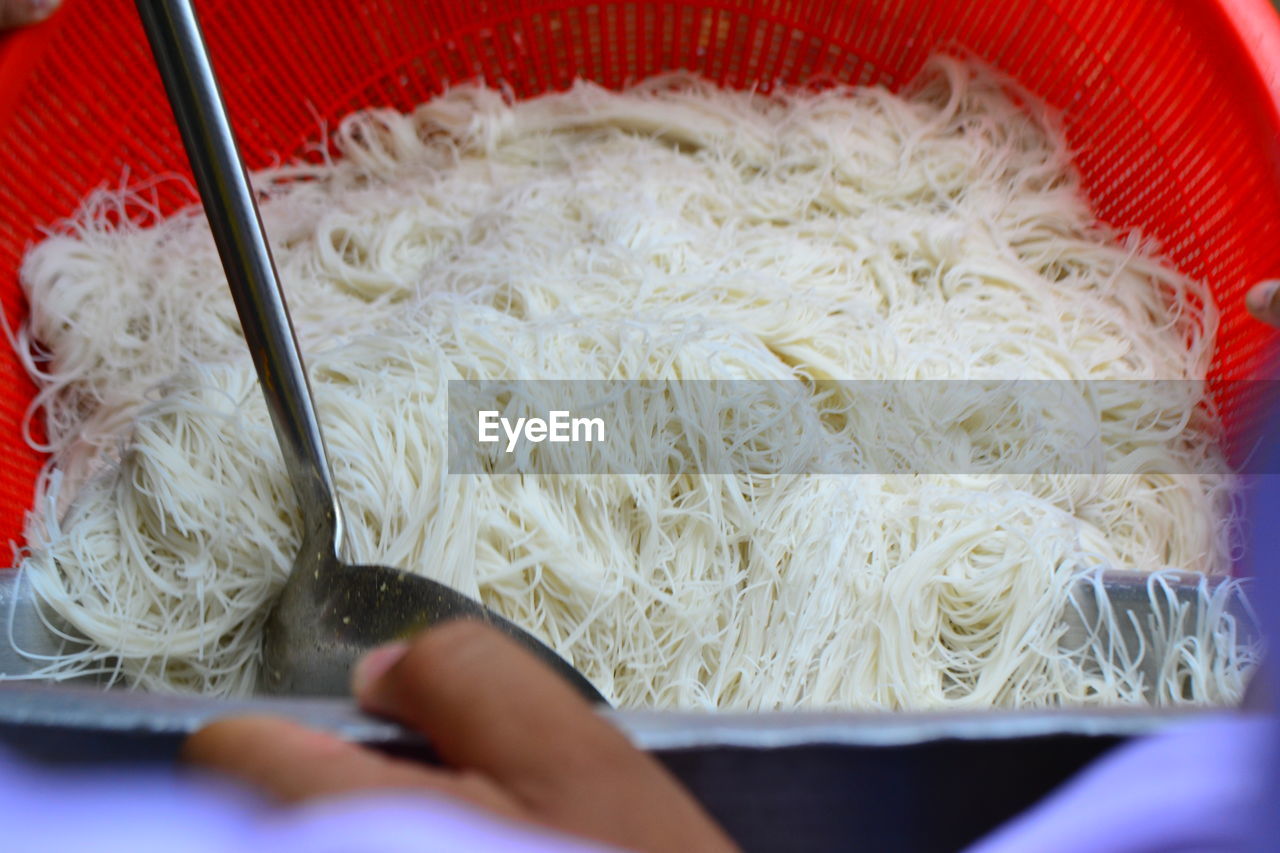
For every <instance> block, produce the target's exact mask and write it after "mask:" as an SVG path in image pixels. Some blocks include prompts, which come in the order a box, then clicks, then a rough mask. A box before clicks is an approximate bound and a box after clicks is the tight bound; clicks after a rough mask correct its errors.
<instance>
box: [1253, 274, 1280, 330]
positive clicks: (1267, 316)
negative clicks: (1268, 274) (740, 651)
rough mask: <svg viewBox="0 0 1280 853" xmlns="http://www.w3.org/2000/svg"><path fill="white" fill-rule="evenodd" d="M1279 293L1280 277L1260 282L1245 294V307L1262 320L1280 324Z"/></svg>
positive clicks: (1273, 324)
mask: <svg viewBox="0 0 1280 853" xmlns="http://www.w3.org/2000/svg"><path fill="white" fill-rule="evenodd" d="M1277 294H1280V279H1271V280H1269V281H1263V282H1259V283H1258V284H1255V285H1254V286H1253V287H1251V288H1249V292H1248V293H1247V294H1245V297H1244V304H1245V307H1246V308H1248V309H1249V313H1250V314H1252V315H1253V316H1254V317H1256V318H1258V319H1259V320H1261V321H1262V322H1264V323H1268V324H1270V325H1272V326H1280V296H1278V295H1277Z"/></svg>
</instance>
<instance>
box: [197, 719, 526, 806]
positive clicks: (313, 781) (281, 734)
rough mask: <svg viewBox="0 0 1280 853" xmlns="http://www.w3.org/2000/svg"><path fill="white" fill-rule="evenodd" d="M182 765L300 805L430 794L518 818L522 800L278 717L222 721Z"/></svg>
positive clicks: (477, 780) (200, 737) (483, 782)
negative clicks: (368, 794) (364, 794)
mask: <svg viewBox="0 0 1280 853" xmlns="http://www.w3.org/2000/svg"><path fill="white" fill-rule="evenodd" d="M182 760H183V761H185V762H187V763H189V764H192V765H195V766H198V767H204V768H207V769H210V770H215V771H218V772H221V773H225V774H227V775H230V776H233V777H235V778H237V779H240V780H242V781H244V782H247V783H249V784H251V785H253V786H255V787H258V788H261V789H263V790H265V791H266V792H267V793H269V794H270V795H272V796H273V797H275V798H276V799H278V800H282V801H284V802H288V803H296V802H301V801H304V800H310V799H315V798H318V797H326V796H334V795H337V794H346V793H350V792H354V791H368V790H377V789H400V790H408V791H430V792H433V793H437V794H443V795H445V796H449V797H453V798H455V799H459V800H463V801H466V802H468V803H471V804H473V805H476V806H479V807H480V808H483V809H488V810H490V811H493V812H496V813H498V814H501V815H504V816H507V817H512V818H519V817H521V816H522V815H521V809H520V808H519V807H518V805H517V804H516V802H515V800H514V799H513V798H512V797H510V796H508V795H506V794H504V793H503V792H502V791H501V790H500V789H499V788H497V787H496V786H495V785H494V784H493V783H492V782H490V781H489V780H487V779H484V778H483V777H480V776H478V775H475V774H469V775H468V774H458V773H455V772H453V771H445V770H436V769H433V768H428V767H423V766H419V765H415V764H410V763H408V762H404V761H397V760H395V759H391V758H388V757H386V756H383V755H378V754H377V753H375V752H372V751H371V750H368V749H365V748H363V747H360V746H357V745H355V744H352V743H347V742H346V741H344V740H341V739H340V738H337V737H334V736H333V735H330V734H326V733H324V732H317V731H313V730H311V729H308V728H305V727H303V726H299V725H296V724H294V723H290V722H287V721H285V720H278V719H275V718H272V717H242V718H238V719H229V720H220V721H218V722H215V723H213V724H211V725H208V726H206V727H205V728H203V729H201V730H200V731H198V732H196V733H195V734H193V735H192V736H191V737H189V738H188V739H187V741H186V743H185V744H184V745H183V749H182Z"/></svg>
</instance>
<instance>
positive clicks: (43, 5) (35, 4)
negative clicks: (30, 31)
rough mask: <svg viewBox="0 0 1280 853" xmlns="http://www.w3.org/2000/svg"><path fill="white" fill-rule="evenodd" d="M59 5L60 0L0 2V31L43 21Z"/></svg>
mask: <svg viewBox="0 0 1280 853" xmlns="http://www.w3.org/2000/svg"><path fill="white" fill-rule="evenodd" d="M60 5H62V0H0V29H8V28H10V27H21V26H24V25H26V24H34V23H38V22H39V21H43V20H44V19H45V18H47V17H49V16H50V15H52V14H53V13H54V11H55V10H56V9H57V8H58V7H59V6H60Z"/></svg>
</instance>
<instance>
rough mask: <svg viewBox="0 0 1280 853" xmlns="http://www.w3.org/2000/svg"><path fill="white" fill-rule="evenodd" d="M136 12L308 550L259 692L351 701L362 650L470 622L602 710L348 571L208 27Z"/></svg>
mask: <svg viewBox="0 0 1280 853" xmlns="http://www.w3.org/2000/svg"><path fill="white" fill-rule="evenodd" d="M137 6H138V12H139V14H140V16H141V18H142V22H143V26H144V27H145V29H146V32H147V38H148V39H149V40H150V42H151V49H152V52H153V53H154V54H155V58H156V64H157V66H159V69H160V76H161V77H162V78H163V79H164V84H165V89H166V91H167V92H168V95H169V103H170V105H171V106H172V107H173V112H174V116H175V117H176V118H177V123H178V129H179V130H180V131H181V133H182V140H183V143H184V145H185V146H186V149H187V157H188V158H189V159H190V161H191V167H192V171H193V172H194V173H195V178H196V185H197V186H198V187H199V190H200V197H201V199H203V201H204V208H205V214H206V216H208V218H209V226H210V228H212V230H213V237H214V241H215V242H216V243H217V246H218V254H219V255H220V256H221V258H222V265H223V268H224V269H225V270H226V274H227V283H228V284H229V285H230V287H231V293H232V296H233V297H234V298H235V304H236V311H237V312H238V313H239V315H240V324H241V326H242V327H243V329H244V337H245V340H246V341H247V342H248V344H249V349H250V351H251V352H252V354H253V363H254V366H255V367H256V368H257V371H258V379H259V381H260V383H261V385H262V393H263V396H265V397H266V400H267V408H268V409H269V410H270V412H271V419H272V422H273V423H274V425H275V430H276V437H277V438H278V439H279V441H280V449H281V451H283V453H284V460H285V465H286V467H287V468H288V471H289V476H290V477H291V478H292V480H293V488H294V492H295V493H296V494H297V498H298V505H299V507H300V508H301V510H302V518H303V525H304V529H303V536H302V547H301V549H300V550H299V552H298V556H297V558H296V559H295V560H294V564H293V570H292V572H291V573H290V575H289V579H288V581H287V582H286V584H285V586H284V590H283V592H282V593H281V594H280V598H279V599H278V600H277V601H276V603H275V605H274V606H273V607H272V609H271V613H270V615H269V617H268V619H267V622H266V627H265V629H264V634H263V645H262V664H263V665H262V675H261V678H260V687H261V688H262V689H263V690H265V691H267V692H272V693H293V694H331V695H339V694H345V693H346V692H347V690H348V679H349V672H350V669H351V665H352V663H353V662H354V661H355V659H356V658H357V657H358V656H359V655H360V654H361V653H362V652H364V651H365V650H367V649H369V648H371V647H373V646H376V645H379V644H381V643H385V642H388V641H390V640H394V639H397V638H401V637H406V636H408V635H409V634H412V633H414V632H415V631H417V630H419V629H421V628H424V627H426V626H429V625H434V624H437V623H440V622H444V621H447V620H450V619H456V618H459V617H467V618H472V619H480V620H484V621H486V622H488V623H490V624H492V625H494V626H496V627H498V628H500V629H501V630H503V631H505V632H506V633H507V634H509V635H510V636H512V637H514V638H515V639H516V640H518V641H519V642H520V643H522V644H523V645H524V646H525V647H527V648H529V649H531V650H532V651H533V652H534V653H536V654H537V655H538V656H539V657H541V658H542V659H543V660H544V661H546V662H547V663H549V664H550V665H551V666H552V667H553V668H554V669H555V670H556V671H557V672H559V673H560V674H561V675H562V676H564V678H565V679H567V680H568V681H569V682H570V683H571V684H573V686H574V687H576V688H577V689H578V690H579V691H580V692H581V693H582V694H583V695H585V696H586V697H588V698H589V699H591V700H593V701H596V702H604V699H603V697H601V695H600V694H599V693H598V692H597V691H596V689H595V688H594V687H592V685H591V683H590V682H589V681H587V679H586V678H584V677H583V676H582V674H581V673H579V672H578V671H577V670H576V669H574V668H573V667H572V666H570V665H569V664H568V663H566V662H565V661H564V660H563V659H561V658H560V657H559V656H558V655H557V654H556V653H555V652H553V651H552V650H551V649H549V648H547V647H546V646H545V645H543V644H542V643H541V642H539V641H538V640H537V639H536V638H534V637H533V636H532V635H530V634H528V633H527V632H525V631H523V630H521V629H520V628H518V627H516V626H515V625H513V624H512V623H510V622H508V621H507V620H506V619H503V618H502V617H501V616H498V615H497V614H496V613H493V612H492V611H490V610H489V609H488V608H486V607H484V606H483V605H482V604H480V603H479V602H477V601H475V600H473V599H471V598H468V597H467V596H465V595H463V594H462V593H460V592H458V591H457V590H455V589H452V588H450V587H448V586H445V585H443V584H440V583H436V582H435V581H432V580H428V579H427V578H424V577H420V576H417V575H411V574H408V573H406V572H403V571H399V570H396V569H391V568H387V567H385V566H364V565H351V564H349V563H347V562H345V561H344V560H343V556H342V550H343V526H342V512H341V509H340V507H339V503H338V497H337V492H336V491H335V489H334V484H333V476H332V473H331V469H330V467H329V460H328V458H327V457H326V455H325V449H324V442H323V439H322V438H321V434H320V424H319V422H318V420H317V418H316V412H315V407H314V405H313V403H312V399H311V388H310V386H309V385H308V382H307V374H306V369H305V367H304V365H303V361H302V355H301V353H300V352H299V350H298V343H297V340H296V338H295V337H294V333H293V326H292V324H291V322H290V320H289V312H288V308H287V307H286V304H285V299H284V293H283V291H282V290H281V288H280V282H279V279H278V278H277V275H276V270H275V264H274V262H273V261H272V258H271V251H270V248H269V247H268V245H267V238H266V234H265V233H264V231H263V228H262V221H261V219H260V218H259V216H258V208H257V204H256V203H255V201H254V196H253V192H252V190H251V188H250V186H249V177H248V173H247V172H246V171H245V168H244V165H243V163H242V162H241V160H240V154H239V152H238V151H237V149H236V143H235V138H234V136H233V135H232V132H231V125H230V123H229V121H228V120H227V116H226V111H225V109H224V107H223V103H222V97H221V94H220V92H219V90H218V85H217V80H216V79H215V77H214V74H213V69H212V67H211V66H210V64H209V58H208V55H207V53H206V51H205V45H204V38H203V36H202V34H201V32H200V25H199V22H198V21H197V19H196V16H195V13H194V11H193V10H192V8H191V3H190V2H189V0H137Z"/></svg>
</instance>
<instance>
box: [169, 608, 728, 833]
mask: <svg viewBox="0 0 1280 853" xmlns="http://www.w3.org/2000/svg"><path fill="white" fill-rule="evenodd" d="M354 682H355V683H354V687H353V690H354V692H355V694H356V698H357V699H358V701H359V702H360V705H361V707H363V708H364V709H366V710H368V711H371V712H373V713H376V714H379V715H382V716H386V717H391V718H394V719H396V720H399V721H401V722H403V723H405V724H406V725H408V726H411V727H412V728H415V729H418V730H419V731H421V732H422V733H423V734H425V735H426V736H427V737H428V738H429V739H430V741H431V745H432V746H433V747H434V748H435V750H436V752H437V754H438V755H439V756H440V758H441V759H442V761H443V762H444V763H445V764H446V765H447V767H428V766H425V765H422V764H417V763H414V762H410V761H404V760H399V759H394V758H388V757H386V756H383V755H380V754H378V753H375V752H373V751H371V750H368V749H365V748H363V747H360V746H357V745H355V744H350V743H347V742H345V741H342V740H340V739H338V738H337V737H334V736H332V735H328V734H324V733H321V732H316V731H311V730H309V729H306V728H303V727H302V726H299V725H296V724H294V723H290V722H287V721H285V720H279V719H274V718H268V717H246V718H241V719H232V720H225V721H219V722H216V723H213V724H212V725H210V726H207V727H206V728H204V729H202V730H200V731H199V732H197V733H196V734H194V735H192V736H191V738H189V739H188V741H187V743H186V745H185V747H184V750H183V758H184V759H185V760H186V761H188V762H190V763H192V764H194V765H197V766H200V767H206V768H209V769H213V770H218V771H222V772H224V773H228V774H230V775H232V776H235V777H238V778H239V779H242V780H244V781H247V782H249V783H251V784H253V785H255V786H257V787H259V788H261V789H263V790H265V791H266V792H267V793H269V794H271V795H273V796H275V797H276V798H278V799H280V800H283V801H286V802H301V801H307V800H311V799H316V798H321V797H331V796H335V795H341V794H346V793H351V792H356V791H370V790H379V789H394V790H400V791H406V790H407V791H421V792H424V793H429V794H437V795H440V794H443V795H445V796H448V797H452V798H455V799H458V800H461V801H463V802H465V803H469V804H471V805H473V806H477V807H479V808H481V809H484V810H486V811H489V812H491V813H493V814H495V815H498V816H500V817H503V818H507V819H514V820H517V821H525V822H528V823H531V824H537V825H539V826H543V827H550V828H552V829H556V830H559V831H561V832H567V833H570V834H574V835H578V836H581V837H584V838H588V839H592V840H595V841H602V842H605V843H608V844H612V845H616V846H619V847H624V848H629V849H633V850H646V851H658V850H662V851H686V850H688V851H728V850H734V849H736V848H735V846H734V844H733V843H732V842H731V841H730V840H729V839H728V837H727V836H726V835H725V834H724V833H723V831H722V830H721V829H720V828H719V827H718V826H716V824H715V823H714V822H713V821H712V820H711V818H710V817H708V816H707V814H706V813H705V812H704V811H703V810H702V808H701V807H700V806H699V805H698V804H697V803H696V802H695V801H694V800H693V798H692V797H690V796H689V794H688V793H687V792H685V791H684V789H682V788H681V787H680V785H679V784H678V783H677V782H676V781H675V779H674V778H672V777H671V776H670V775H669V774H668V773H667V771H666V770H665V769H664V768H663V767H662V766H661V765H659V764H658V762H657V761H655V760H654V759H653V758H652V757H651V756H649V755H647V754H645V753H643V752H641V751H640V750H638V749H636V748H635V747H634V746H632V745H631V743H630V742H629V741H628V740H627V739H626V738H625V737H624V736H623V735H622V733H621V732H619V731H618V730H617V729H616V728H614V727H613V726H612V725H610V724H609V723H608V722H607V721H605V720H604V718H602V717H601V716H599V715H598V714H597V713H596V712H595V711H594V710H593V709H592V707H591V706H590V705H588V704H587V703H586V702H585V701H584V700H583V699H582V698H580V697H579V695H578V694H577V693H576V692H575V691H574V690H573V689H572V688H570V687H569V686H568V685H567V684H565V683H564V681H563V680H562V679H561V678H560V677H559V676H558V675H556V674H555V673H553V672H552V671H551V670H550V669H548V668H546V667H545V666H544V665H543V664H542V663H541V662H539V661H538V660H537V659H535V658H534V657H533V656H532V655H531V654H529V653H528V652H526V651H525V650H524V649H522V648H520V647H519V646H517V645H516V644H515V643H514V642H512V641H511V640H509V639H507V638H506V637H504V636H503V635H502V634H500V633H499V632H497V631H495V630H493V629H492V628H489V627H487V626H484V625H481V624H479V623H475V622H451V623H448V624H446V625H442V626H440V627H438V628H435V629H432V630H430V631H426V632H424V633H422V634H420V635H418V637H416V638H415V639H414V640H413V641H412V642H411V643H409V644H407V645H397V646H388V647H384V648H382V649H378V650H376V651H374V652H372V653H370V654H369V655H368V656H366V657H365V658H364V660H362V661H361V662H360V664H359V665H358V666H357V667H356V673H355V678H354Z"/></svg>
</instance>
